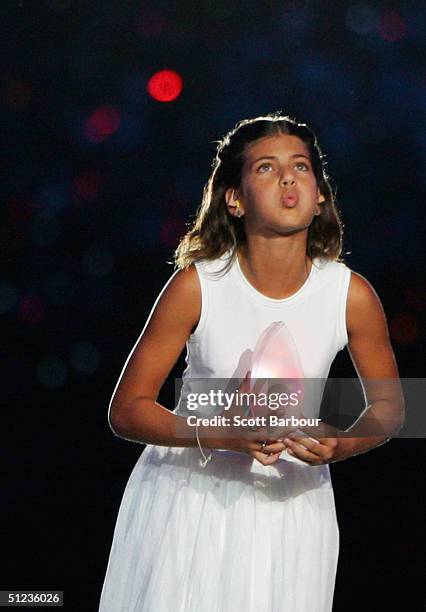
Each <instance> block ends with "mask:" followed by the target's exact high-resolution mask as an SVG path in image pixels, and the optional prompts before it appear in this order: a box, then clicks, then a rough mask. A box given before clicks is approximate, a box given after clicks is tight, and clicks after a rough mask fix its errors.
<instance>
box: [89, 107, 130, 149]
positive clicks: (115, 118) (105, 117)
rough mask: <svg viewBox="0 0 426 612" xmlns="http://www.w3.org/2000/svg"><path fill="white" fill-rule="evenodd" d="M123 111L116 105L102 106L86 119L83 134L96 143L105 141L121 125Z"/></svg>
mask: <svg viewBox="0 0 426 612" xmlns="http://www.w3.org/2000/svg"><path fill="white" fill-rule="evenodd" d="M120 123H121V113H120V111H119V109H118V108H116V107H115V106H109V105H105V106H100V107H99V108H98V109H96V110H95V111H93V113H91V115H89V117H88V118H87V119H86V121H85V122H84V126H83V134H84V136H85V138H86V139H87V140H89V141H90V142H93V143H95V144H98V143H101V142H104V140H107V139H108V138H109V137H110V136H112V135H113V134H114V133H115V132H116V131H117V130H118V128H119V127H120Z"/></svg>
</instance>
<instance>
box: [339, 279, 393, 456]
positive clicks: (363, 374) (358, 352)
mask: <svg viewBox="0 0 426 612" xmlns="http://www.w3.org/2000/svg"><path fill="white" fill-rule="evenodd" d="M346 319H347V329H348V337H349V343H348V349H349V354H350V356H351V359H352V362H353V364H354V367H355V369H356V371H357V374H358V376H359V378H360V381H361V383H362V386H363V388H364V392H365V394H366V398H367V408H366V410H365V411H364V413H363V414H362V415H361V417H360V418H359V419H358V420H357V421H356V423H354V424H353V425H352V426H351V427H350V428H349V429H348V430H347V433H349V434H351V435H353V436H356V438H355V437H354V439H353V442H354V449H355V452H356V453H358V452H363V451H364V450H368V449H369V448H372V447H374V446H377V445H379V444H382V443H383V442H385V441H386V440H387V439H388V438H390V437H392V436H394V435H396V434H397V433H398V431H399V430H400V429H401V427H402V425H403V421H404V409H405V406H404V398H403V394H402V389H401V385H400V381H399V374H398V367H397V365H396V361H395V356H394V353H393V350H392V345H391V343H390V339H389V333H388V328H387V323H386V317H385V313H384V311H383V307H382V305H381V303H380V300H379V298H378V296H377V294H376V292H375V291H374V289H373V287H372V286H371V285H370V283H369V282H368V281H367V280H366V279H365V278H363V277H362V276H360V275H359V274H356V273H354V272H352V276H351V284H350V290H349V295H348V304H347V314H346ZM376 423H377V425H378V426H379V428H381V429H382V430H383V435H382V436H380V435H378V436H377V435H374V431H375V429H377V428H376V427H375V424H376Z"/></svg>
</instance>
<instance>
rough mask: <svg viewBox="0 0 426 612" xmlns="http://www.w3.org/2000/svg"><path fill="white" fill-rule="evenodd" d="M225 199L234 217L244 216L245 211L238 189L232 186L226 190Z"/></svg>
mask: <svg viewBox="0 0 426 612" xmlns="http://www.w3.org/2000/svg"><path fill="white" fill-rule="evenodd" d="M225 201H226V206H227V208H228V212H229V213H230V214H231V215H232V216H233V217H238V218H239V217H242V215H243V214H244V211H243V209H242V206H241V202H240V200H239V199H238V195H237V191H236V190H235V189H232V188H230V189H227V190H226V191H225Z"/></svg>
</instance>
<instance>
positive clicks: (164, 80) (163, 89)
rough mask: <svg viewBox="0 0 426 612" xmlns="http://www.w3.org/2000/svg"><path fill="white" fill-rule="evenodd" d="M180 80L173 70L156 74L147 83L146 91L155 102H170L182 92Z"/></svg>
mask: <svg viewBox="0 0 426 612" xmlns="http://www.w3.org/2000/svg"><path fill="white" fill-rule="evenodd" d="M182 87H183V84H182V78H181V76H180V75H179V74H178V73H177V72H174V71H173V70H161V71H160V72H156V73H155V74H154V75H153V76H152V77H151V78H150V79H149V81H148V85H147V91H148V93H149V95H150V96H151V97H152V98H154V100H157V102H172V101H173V100H176V98H177V97H178V96H179V95H180V93H181V91H182Z"/></svg>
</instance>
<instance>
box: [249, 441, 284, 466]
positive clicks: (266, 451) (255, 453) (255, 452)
mask: <svg viewBox="0 0 426 612" xmlns="http://www.w3.org/2000/svg"><path fill="white" fill-rule="evenodd" d="M251 446H252V448H251V450H250V452H249V454H250V455H251V456H252V457H254V458H255V459H257V461H259V463H261V464H262V465H272V464H273V463H276V462H277V461H278V459H279V458H280V456H281V453H282V452H283V450H284V449H285V448H286V445H285V444H284V442H283V441H282V440H276V441H273V442H270V443H269V444H266V445H265V446H264V445H263V443H262V442H260V441H257V442H253V443H252V445H251Z"/></svg>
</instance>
